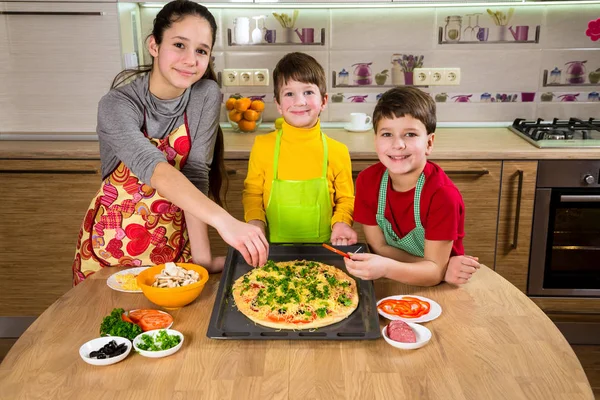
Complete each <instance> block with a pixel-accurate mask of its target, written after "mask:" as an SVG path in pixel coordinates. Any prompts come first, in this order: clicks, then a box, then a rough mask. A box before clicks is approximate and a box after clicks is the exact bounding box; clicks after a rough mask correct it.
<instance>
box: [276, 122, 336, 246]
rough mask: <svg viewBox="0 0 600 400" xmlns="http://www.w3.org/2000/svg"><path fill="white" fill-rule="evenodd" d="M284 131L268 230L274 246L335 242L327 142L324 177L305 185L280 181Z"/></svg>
mask: <svg viewBox="0 0 600 400" xmlns="http://www.w3.org/2000/svg"><path fill="white" fill-rule="evenodd" d="M281 135H282V131H281V129H280V130H279V132H278V133H277V139H276V141H275V156H274V158H273V181H272V184H271V195H270V196H269V202H268V203H267V209H266V214H267V228H268V231H269V241H270V242H271V243H323V242H327V241H329V239H330V238H331V217H332V215H333V207H332V204H331V197H330V195H329V183H328V182H327V156H328V152H327V140H326V138H325V135H323V133H322V132H321V140H322V141H323V168H322V173H321V177H319V178H315V179H306V180H301V181H292V180H281V179H278V169H279V147H280V145H281Z"/></svg>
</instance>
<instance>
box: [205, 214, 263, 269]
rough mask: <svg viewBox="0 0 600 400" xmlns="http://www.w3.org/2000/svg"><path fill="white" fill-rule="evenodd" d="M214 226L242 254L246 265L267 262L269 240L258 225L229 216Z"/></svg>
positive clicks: (254, 265) (257, 264)
mask: <svg viewBox="0 0 600 400" xmlns="http://www.w3.org/2000/svg"><path fill="white" fill-rule="evenodd" d="M215 228H216V229H217V232H219V235H221V237H222V238H223V240H224V241H225V242H226V243H227V244H229V245H230V246H231V247H233V248H234V249H236V250H237V251H239V252H240V253H241V254H242V256H243V257H244V260H246V262H247V263H248V265H252V266H253V267H259V266H261V265H264V264H265V263H266V262H267V257H268V256H269V242H268V241H267V238H266V237H265V235H264V233H263V232H262V231H261V229H260V228H259V227H257V226H254V225H250V224H246V223H244V222H241V221H238V220H237V219H235V218H231V219H230V220H229V219H228V220H227V221H225V223H223V224H222V226H220V227H219V228H217V227H215Z"/></svg>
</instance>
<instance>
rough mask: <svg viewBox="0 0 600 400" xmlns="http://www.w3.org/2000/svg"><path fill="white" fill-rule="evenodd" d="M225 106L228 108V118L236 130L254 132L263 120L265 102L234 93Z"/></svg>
mask: <svg viewBox="0 0 600 400" xmlns="http://www.w3.org/2000/svg"><path fill="white" fill-rule="evenodd" d="M225 108H227V120H228V121H229V122H230V123H231V126H232V127H233V130H234V131H235V132H254V131H256V128H258V126H259V125H260V123H261V122H262V113H263V111H264V109H265V102H264V101H262V100H260V99H252V98H250V97H241V96H236V95H232V96H231V97H229V99H227V101H226V102H225Z"/></svg>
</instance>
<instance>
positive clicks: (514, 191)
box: [467, 161, 538, 293]
mask: <svg viewBox="0 0 600 400" xmlns="http://www.w3.org/2000/svg"><path fill="white" fill-rule="evenodd" d="M502 164H503V165H502V185H501V192H500V208H499V213H498V238H497V240H496V261H495V266H496V272H498V273H499V274H500V275H502V276H503V277H504V278H506V279H507V280H509V281H510V282H511V283H512V284H513V285H515V286H516V287H517V288H518V289H520V290H521V291H522V292H523V293H525V292H526V290H527V272H528V269H529V248H530V243H531V226H532V222H533V200H534V196H535V181H536V175H537V164H538V163H537V161H504V162H503V163H502ZM467 212H468V209H467Z"/></svg>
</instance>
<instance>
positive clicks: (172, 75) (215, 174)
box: [73, 0, 268, 285]
mask: <svg viewBox="0 0 600 400" xmlns="http://www.w3.org/2000/svg"><path fill="white" fill-rule="evenodd" d="M216 33H217V25H216V22H215V19H214V17H213V16H212V14H211V13H210V12H209V11H208V9H206V7H203V6H201V5H199V4H197V3H195V2H192V1H187V0H176V1H172V2H170V3H168V4H167V5H165V6H164V8H163V9H162V10H161V11H160V12H159V13H158V15H157V16H156V19H155V20H154V27H153V30H152V33H151V35H150V36H149V40H148V51H149V52H150V55H151V56H152V58H153V62H152V65H151V66H148V67H145V68H144V67H142V68H140V69H139V70H135V71H131V70H129V71H124V72H123V73H121V74H119V75H118V76H117V77H116V78H115V80H114V81H113V87H112V90H111V91H110V92H109V93H108V94H106V95H105V96H104V97H103V98H102V99H101V100H100V103H99V105H98V125H97V133H98V137H99V140H100V158H101V161H102V177H103V182H102V186H101V188H100V190H99V191H98V193H97V194H96V196H95V198H94V199H93V200H92V202H91V205H90V207H89V210H88V212H87V213H86V216H85V218H84V221H83V225H82V228H81V231H80V233H79V239H78V241H77V251H76V254H75V261H74V263H73V284H74V285H76V284H78V283H80V282H81V281H82V280H84V279H85V278H86V277H88V276H89V275H91V274H92V273H94V272H95V271H97V270H98V269H100V268H102V267H107V266H115V265H131V266H140V265H148V264H161V263H164V262H167V261H174V262H186V261H190V260H191V261H192V262H194V263H196V264H200V265H203V266H205V267H206V268H207V269H208V270H209V271H210V272H216V271H220V270H222V268H223V265H224V258H223V257H216V258H213V257H212V255H211V250H210V244H209V239H208V230H207V226H208V225H210V226H213V227H214V228H215V229H216V230H217V232H218V233H219V234H220V235H221V237H222V238H223V240H225V242H227V243H228V244H230V245H231V246H232V247H234V248H236V249H237V250H238V251H240V253H241V254H242V255H243V256H244V258H245V259H246V261H247V262H248V263H249V264H251V265H254V266H258V265H262V264H264V263H265V262H266V260H267V253H268V242H267V240H266V238H265V236H264V234H263V233H262V232H261V230H260V229H259V228H258V227H255V226H252V225H249V224H245V223H243V222H240V221H238V220H236V219H235V218H233V217H232V216H231V215H229V214H228V213H227V212H226V211H225V210H224V209H223V208H221V207H220V206H219V205H220V204H221V199H220V189H221V183H222V179H223V178H222V176H223V175H222V173H223V172H224V164H223V133H222V131H221V129H220V127H219V109H220V103H221V93H220V90H219V87H218V85H217V84H216V83H215V78H214V72H213V69H212V65H211V63H210V57H211V51H212V48H213V45H214V43H215V37H216ZM136 75H137V78H136V79H135V80H134V81H133V82H131V83H128V84H125V85H122V86H120V84H122V83H123V82H124V81H127V80H129V78H132V77H134V76H136ZM207 194H209V195H211V196H212V197H213V198H214V200H215V201H216V203H217V204H219V205H217V204H215V202H213V201H211V200H210V199H209V198H208V197H207Z"/></svg>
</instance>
